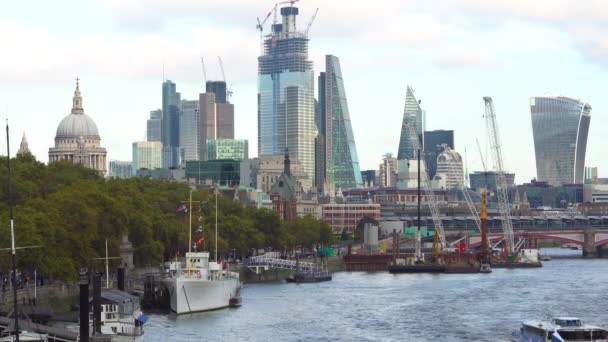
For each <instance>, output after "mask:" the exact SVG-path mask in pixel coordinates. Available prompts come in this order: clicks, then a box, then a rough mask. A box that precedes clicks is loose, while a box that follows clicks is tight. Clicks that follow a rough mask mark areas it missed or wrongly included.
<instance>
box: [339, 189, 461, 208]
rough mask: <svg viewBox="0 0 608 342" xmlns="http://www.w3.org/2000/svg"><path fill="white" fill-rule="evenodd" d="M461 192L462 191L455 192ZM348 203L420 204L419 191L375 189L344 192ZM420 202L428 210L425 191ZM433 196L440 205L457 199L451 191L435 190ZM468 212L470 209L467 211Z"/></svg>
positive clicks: (400, 205)
mask: <svg viewBox="0 0 608 342" xmlns="http://www.w3.org/2000/svg"><path fill="white" fill-rule="evenodd" d="M453 192H455V193H456V192H460V191H453ZM342 195H343V196H344V199H345V200H346V201H347V202H368V201H372V202H373V203H379V204H382V205H384V204H395V205H397V206H398V207H400V208H401V207H402V205H403V204H405V205H409V206H412V207H415V206H416V205H417V203H418V189H416V188H409V189H397V188H395V187H393V188H375V189H348V190H344V191H343V192H342ZM420 196H421V197H420V202H421V203H424V207H423V210H427V209H425V208H427V207H428V206H427V205H426V201H427V196H426V193H425V192H424V191H422V192H421V194H420ZM433 196H434V197H435V201H437V202H438V203H447V202H449V201H453V200H454V199H455V197H454V196H453V194H451V193H450V190H444V189H433ZM467 210H468V209H467Z"/></svg>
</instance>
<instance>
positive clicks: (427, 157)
mask: <svg viewBox="0 0 608 342" xmlns="http://www.w3.org/2000/svg"><path fill="white" fill-rule="evenodd" d="M443 144H445V145H447V146H448V147H449V148H451V149H452V150H453V149H454V131H452V130H450V131H444V130H436V131H426V132H424V154H423V155H424V163H425V164H426V172H427V174H428V175H429V179H433V177H435V173H436V172H437V157H438V156H439V153H441V151H443V148H442V147H441V145H443Z"/></svg>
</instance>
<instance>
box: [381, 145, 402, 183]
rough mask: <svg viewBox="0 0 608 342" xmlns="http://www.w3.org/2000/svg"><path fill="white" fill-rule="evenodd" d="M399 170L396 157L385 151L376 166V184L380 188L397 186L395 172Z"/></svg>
mask: <svg viewBox="0 0 608 342" xmlns="http://www.w3.org/2000/svg"><path fill="white" fill-rule="evenodd" d="M398 171H399V167H398V162H397V158H393V155H392V154H390V153H387V154H385V155H384V157H383V158H382V162H381V163H380V166H379V167H378V175H377V177H378V181H379V183H378V186H379V187H381V188H391V187H395V186H397V172H398Z"/></svg>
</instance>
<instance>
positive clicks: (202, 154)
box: [199, 81, 234, 160]
mask: <svg viewBox="0 0 608 342" xmlns="http://www.w3.org/2000/svg"><path fill="white" fill-rule="evenodd" d="M205 91H206V92H205V93H204V94H200V95H199V112H200V141H199V160H208V159H207V155H208V152H207V142H208V141H210V140H216V139H234V105H233V104H231V103H229V102H228V96H227V90H226V82H224V81H207V83H206V90H205Z"/></svg>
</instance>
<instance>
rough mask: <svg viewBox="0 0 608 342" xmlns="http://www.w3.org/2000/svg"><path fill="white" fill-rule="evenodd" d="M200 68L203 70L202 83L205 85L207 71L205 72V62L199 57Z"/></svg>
mask: <svg viewBox="0 0 608 342" xmlns="http://www.w3.org/2000/svg"><path fill="white" fill-rule="evenodd" d="M201 66H202V68H203V83H207V70H205V60H204V59H203V57H202V56H201Z"/></svg>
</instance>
